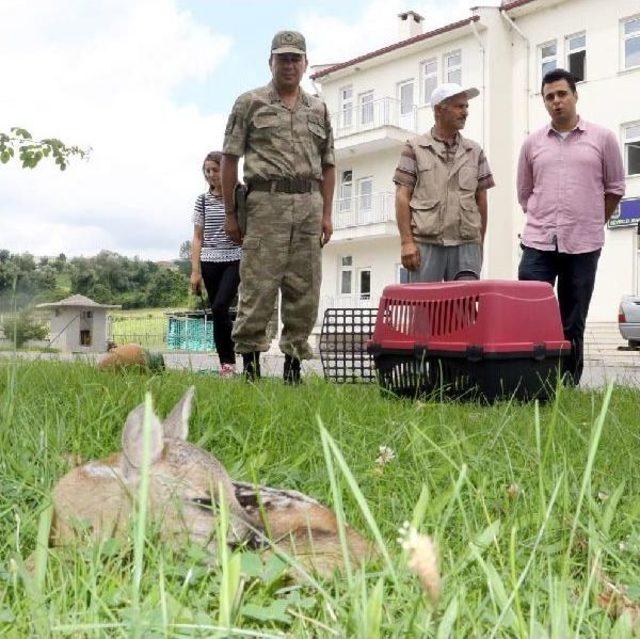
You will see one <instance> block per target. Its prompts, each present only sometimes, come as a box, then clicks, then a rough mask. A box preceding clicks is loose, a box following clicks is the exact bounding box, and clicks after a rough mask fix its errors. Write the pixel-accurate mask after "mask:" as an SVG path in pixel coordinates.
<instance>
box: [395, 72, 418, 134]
mask: <svg viewBox="0 0 640 639" xmlns="http://www.w3.org/2000/svg"><path fill="white" fill-rule="evenodd" d="M413 84H414V82H413V80H407V81H406V82H400V83H399V84H398V99H399V101H400V119H399V122H398V125H399V126H401V127H402V128H404V129H409V130H411V131H413V130H414V129H415V119H416V114H415V107H414V101H413Z"/></svg>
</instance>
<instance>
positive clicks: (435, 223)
mask: <svg viewBox="0 0 640 639" xmlns="http://www.w3.org/2000/svg"><path fill="white" fill-rule="evenodd" d="M442 226H443V225H442V217H441V216H440V202H439V201H437V200H436V201H435V202H420V203H419V206H416V207H412V208H411V231H412V232H413V234H414V235H415V236H417V237H438V236H439V235H441V234H442Z"/></svg>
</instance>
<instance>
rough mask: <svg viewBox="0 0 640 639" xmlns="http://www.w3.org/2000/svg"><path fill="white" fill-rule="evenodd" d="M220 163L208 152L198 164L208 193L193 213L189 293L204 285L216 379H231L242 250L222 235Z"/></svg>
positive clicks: (217, 154) (216, 154)
mask: <svg viewBox="0 0 640 639" xmlns="http://www.w3.org/2000/svg"><path fill="white" fill-rule="evenodd" d="M221 159H222V154H221V153H220V152H219V151H212V152H211V153H208V154H207V157H206V158H205V159H204V162H203V164H202V172H203V173H204V179H205V180H206V181H207V183H208V184H209V190H208V191H207V192H206V193H202V194H201V195H199V196H198V197H197V198H196V203H195V209H194V213H193V241H192V244H191V246H192V250H191V290H192V291H193V293H194V294H196V295H200V294H201V293H202V285H203V283H204V287H205V288H206V290H207V295H208V296H209V303H210V305H211V312H212V314H213V340H214V342H215V345H216V350H217V351H218V357H219V358H220V376H221V377H231V376H233V375H234V374H235V372H236V368H235V363H236V356H235V352H234V346H233V341H232V339H231V329H232V322H231V317H230V316H229V306H230V305H231V303H232V302H233V300H234V298H235V297H236V294H237V292H238V285H239V284H240V258H241V256H242V248H241V247H240V246H238V245H237V244H234V243H233V242H232V241H231V240H230V239H229V237H228V236H227V235H226V233H225V232H224V202H223V200H222V188H221V184H220V161H221Z"/></svg>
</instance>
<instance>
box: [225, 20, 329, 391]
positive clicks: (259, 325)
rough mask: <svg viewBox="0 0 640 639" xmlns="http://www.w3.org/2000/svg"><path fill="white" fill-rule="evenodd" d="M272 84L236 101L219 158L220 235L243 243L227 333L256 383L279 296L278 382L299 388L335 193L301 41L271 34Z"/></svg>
mask: <svg viewBox="0 0 640 639" xmlns="http://www.w3.org/2000/svg"><path fill="white" fill-rule="evenodd" d="M269 66H270V68H271V74H272V81H271V82H270V83H269V84H268V85H267V86H265V87H261V88H258V89H255V90H253V91H249V92H247V93H244V94H243V95H241V96H240V97H239V98H238V99H237V100H236V102H235V104H234V106H233V110H232V112H231V115H230V116H229V121H228V123H227V128H226V131H225V140H224V148H223V159H222V191H223V196H224V200H225V209H226V214H227V215H226V227H225V228H226V230H227V233H228V234H229V235H230V236H231V238H232V239H234V240H235V241H236V242H237V243H242V246H243V249H244V250H243V254H242V261H241V263H240V280H241V283H240V303H239V309H238V316H237V319H236V322H235V324H234V328H233V340H234V342H235V345H236V351H237V352H238V353H241V354H242V356H243V361H244V368H245V375H246V376H247V377H248V378H250V379H255V378H256V377H259V376H260V365H259V356H260V352H263V351H266V350H267V349H268V348H269V344H268V342H267V338H266V328H267V323H268V321H269V319H270V317H271V315H272V312H273V308H274V305H275V302H276V300H277V295H278V290H280V291H281V293H282V323H283V329H282V336H281V339H280V349H281V350H282V352H283V353H284V354H285V368H284V379H285V381H287V382H294V383H296V382H299V381H300V360H301V359H308V358H311V357H312V356H313V354H312V351H311V348H310V346H309V343H308V338H309V335H310V333H311V330H312V328H313V325H314V323H315V321H316V317H317V314H318V300H319V295H320V279H321V248H322V246H323V245H324V244H325V243H326V242H328V241H329V239H330V237H331V233H332V231H333V227H332V224H331V201H332V198H333V189H334V185H335V167H334V157H333V134H332V131H331V122H330V120H329V114H328V112H327V107H326V105H325V104H324V102H322V101H321V100H320V99H318V98H316V97H314V96H311V95H309V94H308V93H306V92H305V91H303V90H302V89H301V88H300V86H299V85H300V80H301V79H302V75H303V74H304V72H305V70H306V68H307V59H306V44H305V40H304V37H303V36H302V35H301V34H300V33H297V32H295V31H280V32H278V33H277V34H276V35H275V36H274V38H273V41H272V43H271V57H270V58H269ZM243 155H244V176H245V181H246V183H247V186H248V189H249V192H248V196H247V223H246V225H247V226H246V234H245V235H244V236H242V234H241V231H240V228H239V226H238V223H237V219H236V217H235V215H234V211H233V190H234V187H235V184H236V182H237V174H238V173H237V171H238V158H239V157H240V156H243Z"/></svg>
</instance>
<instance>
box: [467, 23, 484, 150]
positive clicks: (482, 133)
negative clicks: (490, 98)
mask: <svg viewBox="0 0 640 639" xmlns="http://www.w3.org/2000/svg"><path fill="white" fill-rule="evenodd" d="M471 30H472V31H473V35H474V36H475V38H476V40H477V41H478V46H479V47H480V51H481V52H482V129H481V138H482V144H481V146H482V148H483V149H484V147H485V139H484V132H485V119H486V117H487V112H486V108H485V107H486V104H487V97H486V90H487V81H486V72H485V69H486V65H485V60H486V56H485V48H484V44H482V38H481V37H480V34H479V33H478V27H477V26H476V21H475V20H472V21H471Z"/></svg>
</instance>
